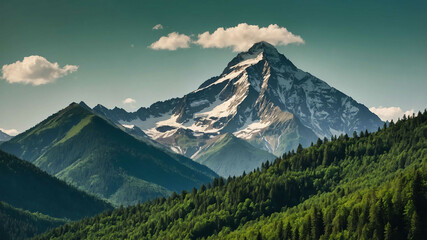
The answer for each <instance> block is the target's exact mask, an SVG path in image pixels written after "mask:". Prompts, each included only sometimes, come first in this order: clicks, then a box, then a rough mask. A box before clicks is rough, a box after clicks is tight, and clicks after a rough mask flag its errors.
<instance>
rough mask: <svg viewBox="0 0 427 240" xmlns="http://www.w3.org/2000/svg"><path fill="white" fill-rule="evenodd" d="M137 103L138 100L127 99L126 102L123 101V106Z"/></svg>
mask: <svg viewBox="0 0 427 240" xmlns="http://www.w3.org/2000/svg"><path fill="white" fill-rule="evenodd" d="M134 103H136V100H135V99H133V98H126V99H125V100H123V104H134Z"/></svg>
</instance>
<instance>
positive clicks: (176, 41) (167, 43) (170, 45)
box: [150, 32, 191, 51]
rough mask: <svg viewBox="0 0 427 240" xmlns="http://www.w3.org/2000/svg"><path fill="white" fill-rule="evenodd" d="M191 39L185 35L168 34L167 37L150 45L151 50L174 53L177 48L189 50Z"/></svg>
mask: <svg viewBox="0 0 427 240" xmlns="http://www.w3.org/2000/svg"><path fill="white" fill-rule="evenodd" d="M190 42H191V39H190V37H189V36H187V35H185V34H179V33H177V32H172V33H169V35H168V36H167V37H166V36H163V37H161V38H160V39H159V40H157V41H156V42H153V43H152V44H151V45H150V48H151V49H154V50H171V51H175V50H177V49H178V48H189V47H190Z"/></svg>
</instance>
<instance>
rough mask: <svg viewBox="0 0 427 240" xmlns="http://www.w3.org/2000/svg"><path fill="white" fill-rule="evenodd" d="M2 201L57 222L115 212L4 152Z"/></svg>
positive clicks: (0, 182)
mask: <svg viewBox="0 0 427 240" xmlns="http://www.w3.org/2000/svg"><path fill="white" fill-rule="evenodd" d="M0 201H4V202H6V203H8V204H10V205H12V206H13V207H17V208H22V209H25V210H29V211H31V212H40V213H43V214H46V215H49V216H52V217H56V218H67V219H72V220H76V219H80V218H84V217H89V216H93V215H95V214H98V213H100V212H102V211H104V210H107V209H112V206H111V205H109V204H108V203H106V202H105V201H102V200H99V199H97V198H96V197H94V196H91V195H88V194H87V193H85V192H82V191H80V190H77V189H76V188H75V187H72V186H70V185H68V184H66V183H65V182H63V181H61V180H59V179H57V178H55V177H52V176H50V175H49V174H47V173H46V172H44V171H41V170H40V169H39V168H37V167H36V166H34V165H33V164H31V163H29V162H27V161H23V160H20V159H18V158H16V157H15V156H12V155H10V154H7V153H5V152H3V151H0Z"/></svg>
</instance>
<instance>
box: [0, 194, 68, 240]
mask: <svg viewBox="0 0 427 240" xmlns="http://www.w3.org/2000/svg"><path fill="white" fill-rule="evenodd" d="M64 223H66V221H65V220H62V219H56V218H52V217H49V216H46V215H43V214H40V213H31V212H29V211H25V210H22V209H18V208H14V207H12V206H10V205H9V204H7V203H4V202H1V201H0V239H3V240H9V239H11V240H12V239H14V240H17V239H30V238H32V237H33V236H35V235H38V234H41V233H43V232H45V231H46V230H48V229H51V228H54V227H58V226H59V225H62V224H64Z"/></svg>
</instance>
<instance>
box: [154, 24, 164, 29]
mask: <svg viewBox="0 0 427 240" xmlns="http://www.w3.org/2000/svg"><path fill="white" fill-rule="evenodd" d="M160 29H163V25H162V24H157V25H156V26H154V27H153V30H160Z"/></svg>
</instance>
